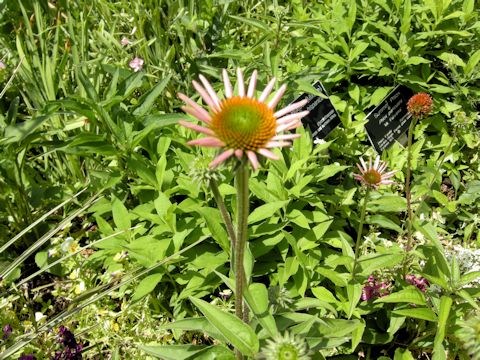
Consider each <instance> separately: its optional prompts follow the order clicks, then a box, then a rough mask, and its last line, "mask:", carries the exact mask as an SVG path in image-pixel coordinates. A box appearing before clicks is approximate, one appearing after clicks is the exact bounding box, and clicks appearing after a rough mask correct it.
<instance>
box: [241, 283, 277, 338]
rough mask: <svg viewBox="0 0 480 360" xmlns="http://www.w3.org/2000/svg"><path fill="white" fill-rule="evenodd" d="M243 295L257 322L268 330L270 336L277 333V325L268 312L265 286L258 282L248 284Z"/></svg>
mask: <svg viewBox="0 0 480 360" xmlns="http://www.w3.org/2000/svg"><path fill="white" fill-rule="evenodd" d="M244 297H245V301H246V302H247V304H248V306H249V307H250V309H251V310H252V312H253V314H254V315H255V317H256V318H257V319H258V322H259V323H260V324H261V325H262V326H263V328H264V329H265V330H267V331H268V333H269V335H270V337H274V336H275V335H277V334H278V330H277V325H276V324H275V319H274V318H273V315H272V314H271V313H270V309H269V302H268V290H267V288H266V286H265V285H264V284H260V283H253V284H250V285H249V287H248V289H246V290H245V293H244Z"/></svg>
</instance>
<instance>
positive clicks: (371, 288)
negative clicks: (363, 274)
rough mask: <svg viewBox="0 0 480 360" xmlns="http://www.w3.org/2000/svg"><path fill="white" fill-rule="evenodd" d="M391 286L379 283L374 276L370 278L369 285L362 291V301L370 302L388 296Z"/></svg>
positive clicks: (383, 282) (382, 282)
mask: <svg viewBox="0 0 480 360" xmlns="http://www.w3.org/2000/svg"><path fill="white" fill-rule="evenodd" d="M389 288H390V284H389V283H386V282H385V281H381V282H380V281H378V280H376V279H375V277H374V276H373V275H370V276H369V277H368V280H367V283H366V284H365V285H364V286H363V289H362V296H361V298H362V300H363V301H368V300H371V299H376V298H380V297H383V296H386V295H388V294H389V293H390V292H389Z"/></svg>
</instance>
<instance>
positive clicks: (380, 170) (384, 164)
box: [378, 161, 388, 174]
mask: <svg viewBox="0 0 480 360" xmlns="http://www.w3.org/2000/svg"><path fill="white" fill-rule="evenodd" d="M387 165H388V163H387V162H386V161H384V162H382V163H381V164H380V167H379V168H378V172H379V173H380V174H381V173H382V172H383V171H384V170H385V169H386V168H387Z"/></svg>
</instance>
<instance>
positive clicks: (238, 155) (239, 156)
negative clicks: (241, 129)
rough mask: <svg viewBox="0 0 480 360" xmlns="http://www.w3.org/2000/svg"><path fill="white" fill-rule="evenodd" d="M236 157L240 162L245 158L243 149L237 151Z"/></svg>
mask: <svg viewBox="0 0 480 360" xmlns="http://www.w3.org/2000/svg"><path fill="white" fill-rule="evenodd" d="M235 156H236V157H237V159H238V160H241V159H242V156H243V150H242V149H237V150H235Z"/></svg>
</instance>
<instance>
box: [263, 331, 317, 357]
mask: <svg viewBox="0 0 480 360" xmlns="http://www.w3.org/2000/svg"><path fill="white" fill-rule="evenodd" d="M262 358H264V359H267V360H307V359H310V357H309V356H308V348H307V345H306V344H305V341H304V340H301V339H300V338H297V337H296V336H294V335H291V334H289V333H288V332H287V333H285V334H284V335H277V336H276V337H275V338H274V339H273V340H267V345H266V347H265V348H264V349H262Z"/></svg>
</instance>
